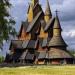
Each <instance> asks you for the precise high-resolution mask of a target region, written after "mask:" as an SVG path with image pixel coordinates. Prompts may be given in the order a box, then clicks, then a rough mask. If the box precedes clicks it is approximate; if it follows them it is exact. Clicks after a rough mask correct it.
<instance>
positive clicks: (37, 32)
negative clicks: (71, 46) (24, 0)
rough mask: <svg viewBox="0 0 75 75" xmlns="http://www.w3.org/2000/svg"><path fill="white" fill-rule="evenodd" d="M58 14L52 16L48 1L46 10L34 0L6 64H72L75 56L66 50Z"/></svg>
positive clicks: (7, 56) (12, 45)
mask: <svg viewBox="0 0 75 75" xmlns="http://www.w3.org/2000/svg"><path fill="white" fill-rule="evenodd" d="M61 32H62V28H61V25H60V21H59V17H58V13H57V12H56V16H54V17H53V16H52V12H51V9H50V5H49V1H48V0H46V10H45V12H44V11H43V9H42V7H41V5H40V4H39V0H31V3H30V4H29V7H28V11H27V20H26V21H24V22H22V23H21V28H20V31H19V33H18V35H17V40H15V39H14V40H11V44H10V48H9V50H10V54H7V55H6V58H5V62H7V63H24V64H73V63H74V56H73V55H72V54H71V53H70V52H69V51H68V50H67V46H68V45H67V44H66V43H65V41H64V40H63V38H62V35H61Z"/></svg>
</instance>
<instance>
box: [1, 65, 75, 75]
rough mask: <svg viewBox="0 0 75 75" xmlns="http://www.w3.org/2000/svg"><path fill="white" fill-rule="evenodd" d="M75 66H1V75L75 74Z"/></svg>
mask: <svg viewBox="0 0 75 75" xmlns="http://www.w3.org/2000/svg"><path fill="white" fill-rule="evenodd" d="M74 74H75V66H32V67H31V66H26V67H16V68H7V67H6V68H0V75H74Z"/></svg>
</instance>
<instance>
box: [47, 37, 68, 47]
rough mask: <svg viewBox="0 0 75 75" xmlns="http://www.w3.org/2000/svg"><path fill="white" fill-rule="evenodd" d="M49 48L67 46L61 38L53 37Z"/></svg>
mask: <svg viewBox="0 0 75 75" xmlns="http://www.w3.org/2000/svg"><path fill="white" fill-rule="evenodd" d="M48 46H49V47H54V46H67V44H66V43H65V41H64V40H63V38H62V37H61V36H53V37H52V39H51V40H50V42H49V45H48Z"/></svg>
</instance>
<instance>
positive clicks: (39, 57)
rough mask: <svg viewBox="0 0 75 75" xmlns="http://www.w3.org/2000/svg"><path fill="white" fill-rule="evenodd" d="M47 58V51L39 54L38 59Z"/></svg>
mask: <svg viewBox="0 0 75 75" xmlns="http://www.w3.org/2000/svg"><path fill="white" fill-rule="evenodd" d="M45 57H46V51H41V52H39V54H38V59H45Z"/></svg>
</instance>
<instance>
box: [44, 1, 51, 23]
mask: <svg viewBox="0 0 75 75" xmlns="http://www.w3.org/2000/svg"><path fill="white" fill-rule="evenodd" d="M51 18H52V13H51V9H50V5H49V1H48V0H47V6H46V10H45V21H46V22H48V21H49V20H50V19H51Z"/></svg>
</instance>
